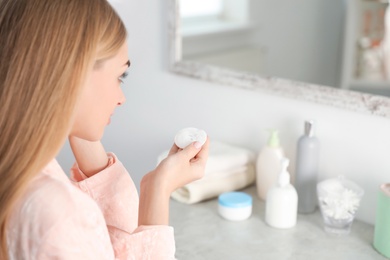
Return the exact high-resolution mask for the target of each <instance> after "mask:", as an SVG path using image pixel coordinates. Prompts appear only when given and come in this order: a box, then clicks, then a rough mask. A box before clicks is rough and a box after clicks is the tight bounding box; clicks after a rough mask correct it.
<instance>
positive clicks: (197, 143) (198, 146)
mask: <svg viewBox="0 0 390 260" xmlns="http://www.w3.org/2000/svg"><path fill="white" fill-rule="evenodd" d="M194 146H195V148H196V149H199V148H201V147H202V144H201V143H200V142H198V141H197V142H195V143H194Z"/></svg>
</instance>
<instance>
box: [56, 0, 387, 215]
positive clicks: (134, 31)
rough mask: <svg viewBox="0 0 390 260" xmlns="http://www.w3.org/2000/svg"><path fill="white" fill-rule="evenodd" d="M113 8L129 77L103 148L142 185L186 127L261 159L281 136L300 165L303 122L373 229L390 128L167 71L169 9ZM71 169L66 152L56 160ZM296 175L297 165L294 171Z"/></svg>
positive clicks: (327, 169)
mask: <svg viewBox="0 0 390 260" xmlns="http://www.w3.org/2000/svg"><path fill="white" fill-rule="evenodd" d="M125 2H126V3H115V6H116V7H117V8H118V10H119V12H120V14H121V16H122V17H123V19H124V21H125V23H126V26H127V28H128V31H129V49H130V50H129V57H130V59H131V63H132V65H131V70H130V73H129V78H128V80H127V82H126V86H125V87H124V92H125V94H126V96H127V102H126V103H125V104H124V105H123V106H122V107H120V108H118V109H117V111H116V113H115V115H114V116H113V118H112V122H111V125H110V126H109V127H108V128H107V132H106V135H105V137H104V139H103V143H104V144H105V145H106V147H107V150H110V151H114V152H115V153H116V154H117V155H118V156H119V158H120V159H121V161H122V162H123V163H124V165H125V166H126V168H127V169H128V170H129V172H130V173H131V176H132V177H133V179H134V181H135V182H136V184H137V185H138V183H139V181H140V179H141V178H142V176H143V175H144V174H145V173H147V172H148V171H150V170H151V169H153V168H154V166H155V164H156V157H157V156H158V154H159V153H160V152H162V151H163V150H165V149H168V148H169V147H170V146H171V144H172V140H173V136H174V135H175V133H176V132H177V131H178V130H179V129H181V128H182V127H187V126H195V127H199V128H203V129H205V130H206V131H207V132H208V134H209V135H210V137H211V139H212V140H221V141H225V142H229V143H232V144H236V145H241V146H244V147H247V148H249V149H252V150H253V151H255V152H258V151H259V149H260V148H261V147H262V146H263V145H264V144H265V142H266V139H267V137H268V136H267V133H266V132H265V131H264V129H266V128H270V127H275V128H278V129H280V135H281V141H282V144H283V146H284V147H285V150H286V154H287V156H288V157H290V158H291V159H294V157H295V144H296V140H297V138H298V137H299V136H300V135H301V133H302V131H303V121H304V120H305V119H309V118H314V119H316V120H317V122H318V131H317V136H318V137H319V139H320V141H321V144H322V150H321V165H320V168H321V175H320V179H324V178H327V177H331V176H336V175H338V174H344V175H346V176H347V177H348V178H350V179H352V180H354V181H356V182H357V183H359V184H360V185H361V186H363V187H364V189H365V190H366V195H365V196H364V198H363V201H362V205H361V208H360V210H359V212H358V218H360V219H362V220H364V221H368V222H370V223H374V213H375V205H376V196H377V191H378V186H379V185H380V184H381V183H385V182H390V159H389V155H390V120H389V119H385V118H381V117H376V116H370V115H364V114H358V113H354V112H349V111H344V110H340V109H336V108H332V107H328V106H322V105H317V104H314V103H308V102H303V101H297V100H292V99H286V98H281V97H278V96H270V95H265V94H261V93H254V92H251V91H246V90H240V89H237V88H233V87H228V86H222V85H217V84H210V83H206V82H202V81H198V80H195V79H190V78H186V77H182V76H178V75H175V74H171V73H170V72H169V71H168V70H167V63H168V61H167V59H168V52H167V50H168V46H167V42H168V41H167V26H166V24H167V23H166V20H167V16H166V11H165V9H166V7H167V5H166V1H165V0H163V1H157V0H153V1H125ZM58 159H59V162H60V163H61V164H62V166H63V167H64V168H65V169H68V168H69V167H70V165H71V163H72V162H73V156H72V155H71V153H70V150H69V148H68V147H67V146H66V147H65V148H64V149H63V151H62V152H61V153H60V155H59V156H58ZM290 168H291V169H293V165H291V167H290Z"/></svg>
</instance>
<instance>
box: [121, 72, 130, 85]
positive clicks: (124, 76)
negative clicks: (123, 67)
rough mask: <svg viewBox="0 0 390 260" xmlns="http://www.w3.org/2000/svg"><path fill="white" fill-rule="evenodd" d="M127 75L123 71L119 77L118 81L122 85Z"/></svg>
mask: <svg viewBox="0 0 390 260" xmlns="http://www.w3.org/2000/svg"><path fill="white" fill-rule="evenodd" d="M128 74H129V73H128V72H127V71H125V72H124V73H123V74H122V75H121V76H120V77H119V81H120V82H121V83H123V81H124V80H125V78H126V77H127V75H128Z"/></svg>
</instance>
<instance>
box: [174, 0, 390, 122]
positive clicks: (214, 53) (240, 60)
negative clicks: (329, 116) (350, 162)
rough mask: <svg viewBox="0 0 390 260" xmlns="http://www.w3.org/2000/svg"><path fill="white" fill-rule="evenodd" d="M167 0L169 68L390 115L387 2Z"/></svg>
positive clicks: (225, 81)
mask: <svg viewBox="0 0 390 260" xmlns="http://www.w3.org/2000/svg"><path fill="white" fill-rule="evenodd" d="M168 1H169V3H170V4H169V5H168V6H169V35H170V55H171V71H173V72H175V73H179V74H182V75H187V76H190V77H195V78H199V79H203V80H207V81H212V82H217V83H222V84H226V85H232V86H236V87H241V88H245V89H251V90H254V91H263V92H268V93H272V94H278V95H282V96H288V97H292V98H298V99H303V100H307V101H314V102H316V103H321V104H327V105H332V106H336V107H341V108H346V109H349V110H354V111H359V112H365V113H370V114H375V115H380V116H385V117H390V99H389V98H388V97H390V76H387V75H388V74H389V73H388V72H387V71H388V69H387V67H386V66H387V64H386V63H385V61H386V59H385V56H386V49H385V47H386V44H385V43H386V42H389V43H390V41H389V40H387V39H386V38H387V36H386V33H385V31H386V26H385V24H386V19H387V17H389V16H390V15H388V14H387V6H388V2H387V1H376V0H350V1H346V0H345V1H327V0H300V1H299V2H298V3H297V2H291V1H281V0H273V1H264V0H206V1H205V0H203V1H201V0H198V1H191V0H168ZM212 2H214V6H213V4H211V3H212ZM202 3H204V4H207V5H208V8H203V10H201V11H199V10H198V9H202V8H199V7H202ZM197 12H198V13H197ZM199 12H203V13H200V14H199ZM194 14H195V15H194ZM388 19H390V18H388ZM389 60H390V59H389ZM389 67H390V64H389ZM389 72H390V69H389ZM387 96H388V97H387Z"/></svg>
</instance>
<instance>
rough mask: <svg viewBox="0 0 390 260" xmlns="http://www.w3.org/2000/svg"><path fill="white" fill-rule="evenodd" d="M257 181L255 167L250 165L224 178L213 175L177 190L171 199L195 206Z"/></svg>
mask: <svg viewBox="0 0 390 260" xmlns="http://www.w3.org/2000/svg"><path fill="white" fill-rule="evenodd" d="M254 181H255V167H254V165H253V164H249V165H247V166H246V167H243V168H241V170H239V171H236V172H230V174H225V175H223V176H221V175H217V174H213V175H210V176H207V177H205V178H203V179H200V180H198V181H195V182H192V183H189V184H187V185H185V186H184V187H182V188H179V189H177V190H176V191H174V192H173V193H172V194H171V197H172V198H173V199H175V200H177V201H179V202H182V203H186V204H193V203H196V202H200V201H203V200H207V199H211V198H214V197H217V196H218V195H220V194H221V193H223V192H228V191H234V190H239V189H242V188H245V187H247V186H249V185H250V184H252V183H254Z"/></svg>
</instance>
